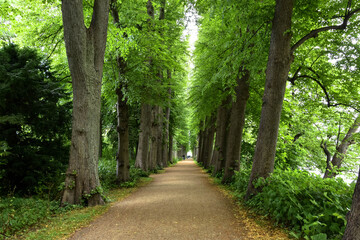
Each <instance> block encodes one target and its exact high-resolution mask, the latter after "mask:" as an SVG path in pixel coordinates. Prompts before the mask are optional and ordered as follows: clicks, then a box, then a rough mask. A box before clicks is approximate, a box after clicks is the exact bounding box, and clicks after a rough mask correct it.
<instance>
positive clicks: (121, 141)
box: [110, 0, 130, 182]
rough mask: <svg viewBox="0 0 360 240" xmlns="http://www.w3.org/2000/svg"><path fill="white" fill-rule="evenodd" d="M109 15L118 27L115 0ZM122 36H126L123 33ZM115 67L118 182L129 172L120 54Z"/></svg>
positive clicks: (123, 65) (123, 84)
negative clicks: (116, 76)
mask: <svg viewBox="0 0 360 240" xmlns="http://www.w3.org/2000/svg"><path fill="white" fill-rule="evenodd" d="M110 5H111V7H110V11H111V15H112V17H113V21H114V24H115V25H116V26H117V27H118V28H120V20H119V19H120V18H119V11H118V9H117V7H116V0H111V4H110ZM123 37H127V34H126V33H123ZM116 62H117V67H118V69H119V78H120V86H119V87H118V88H117V89H116V95H117V118H118V126H117V132H118V151H117V155H116V163H117V167H116V177H117V181H118V182H126V181H128V180H129V178H130V174H129V169H130V165H129V107H128V105H127V99H126V98H125V99H123V98H124V94H123V93H122V91H123V90H125V91H126V90H127V85H126V83H124V81H123V79H124V77H123V75H124V74H125V73H126V68H127V62H126V61H125V59H124V58H123V57H121V56H117V57H116Z"/></svg>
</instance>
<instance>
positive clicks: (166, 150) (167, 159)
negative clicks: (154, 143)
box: [162, 88, 171, 166]
mask: <svg viewBox="0 0 360 240" xmlns="http://www.w3.org/2000/svg"><path fill="white" fill-rule="evenodd" d="M169 93H171V89H170V88H169ZM168 104H169V106H167V107H166V110H165V124H164V125H165V129H164V130H165V131H164V138H163V153H162V157H163V165H164V166H167V165H168V162H170V156H169V152H170V149H169V147H170V140H169V126H170V111H171V110H170V102H168Z"/></svg>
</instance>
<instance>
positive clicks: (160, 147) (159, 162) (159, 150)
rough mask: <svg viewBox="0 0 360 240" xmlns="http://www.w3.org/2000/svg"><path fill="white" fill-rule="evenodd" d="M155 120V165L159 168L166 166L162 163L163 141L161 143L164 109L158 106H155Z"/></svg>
mask: <svg viewBox="0 0 360 240" xmlns="http://www.w3.org/2000/svg"><path fill="white" fill-rule="evenodd" d="M157 121H158V125H157V154H156V155H157V158H156V165H157V166H158V167H159V168H161V169H162V168H164V167H165V166H166V164H164V159H163V148H164V143H163V127H164V111H163V108H162V107H160V106H158V107H157Z"/></svg>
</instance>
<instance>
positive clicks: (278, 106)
mask: <svg viewBox="0 0 360 240" xmlns="http://www.w3.org/2000/svg"><path fill="white" fill-rule="evenodd" d="M293 5H294V1H293V0H277V1H276V7H275V15H274V19H273V26H272V32H271V40H270V51H269V58H268V63H267V69H266V82H265V91H264V96H263V105H262V109H261V118H260V126H259V132H258V137H257V143H256V148H255V153H254V158H253V165H252V170H251V175H250V181H249V185H248V189H247V192H246V197H245V198H246V199H249V198H250V197H251V196H253V195H255V194H256V193H257V192H258V191H259V189H256V188H255V187H254V185H253V182H254V181H255V180H256V179H258V178H261V177H263V178H267V177H268V176H269V175H270V173H272V171H273V170H274V161H275V151H276V142H277V136H278V131H279V122H280V116H281V110H282V104H283V100H284V95H285V88H286V81H287V78H288V75H289V70H290V65H291V62H292V54H291V47H290V44H291V31H290V30H291V17H292V11H293Z"/></svg>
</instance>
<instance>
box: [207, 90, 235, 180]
mask: <svg viewBox="0 0 360 240" xmlns="http://www.w3.org/2000/svg"><path fill="white" fill-rule="evenodd" d="M230 99H231V97H228V98H227V99H226V100H225V101H224V102H223V103H222V105H221V106H219V108H218V111H217V117H216V138H215V147H214V153H213V160H212V162H213V164H214V171H213V172H212V175H213V176H216V174H218V173H220V172H221V171H222V170H223V169H224V168H225V153H226V137H227V126H228V123H229V109H228V108H229V107H228V104H229V102H230Z"/></svg>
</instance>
